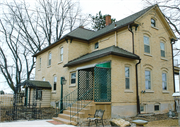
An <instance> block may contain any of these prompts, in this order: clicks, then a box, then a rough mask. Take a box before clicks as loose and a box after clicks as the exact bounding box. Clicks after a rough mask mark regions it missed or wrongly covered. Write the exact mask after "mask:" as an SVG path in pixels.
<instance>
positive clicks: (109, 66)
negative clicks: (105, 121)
mask: <svg viewBox="0 0 180 127" xmlns="http://www.w3.org/2000/svg"><path fill="white" fill-rule="evenodd" d="M106 18H107V22H106V23H107V26H106V27H105V28H103V29H101V30H99V31H91V30H88V29H85V28H83V27H79V28H77V29H75V30H73V31H72V32H70V33H68V34H66V35H65V36H64V37H63V38H61V39H60V40H59V41H57V42H55V43H53V44H52V45H50V46H48V47H47V48H45V49H43V50H42V51H40V52H38V53H37V54H34V57H36V59H37V60H36V76H35V77H36V80H41V81H42V80H45V81H49V82H50V84H51V85H52V89H51V105H52V106H54V107H55V106H56V104H59V105H61V104H60V102H63V105H64V106H65V104H69V106H70V107H71V106H72V105H73V104H74V103H76V101H77V102H80V103H82V101H83V102H86V103H84V106H83V108H81V109H80V110H79V111H78V110H75V111H73V112H76V113H74V116H76V119H77V117H86V116H85V115H81V113H80V112H82V111H83V110H84V109H86V108H87V107H88V108H89V109H90V111H88V112H91V113H94V112H95V109H103V110H105V114H104V118H117V117H124V116H126V117H127V116H135V115H137V114H140V113H165V112H168V111H169V110H170V109H171V110H174V100H173V97H172V94H173V93H174V89H175V86H174V78H173V77H174V76H173V58H172V43H173V42H174V41H175V40H176V36H175V35H174V33H173V31H172V30H171V28H170V26H169V24H168V23H167V21H166V19H165V18H164V16H163V14H162V12H161V10H160V9H159V7H158V5H154V6H151V7H148V8H146V9H144V10H141V11H140V12H137V13H135V14H133V15H131V16H128V17H126V18H124V19H122V20H120V21H117V22H115V23H110V22H108V21H111V20H109V18H110V16H107V17H106ZM61 79H65V80H66V83H65V85H61V83H62V81H61ZM62 84H63V83H62ZM62 86H63V87H62ZM62 88H63V89H62ZM62 92H63V95H64V97H69V98H70V95H72V97H71V99H69V100H68V101H66V102H65V99H66V98H64V100H63V101H62V100H61V101H60V99H61V97H62V95H61V93H62ZM72 100H73V101H72ZM74 100H76V101H74ZM77 105H78V104H77ZM81 107H82V105H81ZM68 108H69V107H66V108H65V109H66V110H68ZM84 112H85V114H87V111H84ZM65 113H67V114H66V116H67V115H70V114H71V116H72V113H69V112H67V111H65V110H64V114H65ZM64 114H60V115H59V118H56V120H59V121H63V119H62V118H60V117H63V118H64V119H65V115H64ZM77 114H78V115H77ZM63 115H64V116H63ZM73 120H74V119H73V118H72V117H71V121H73ZM74 121H75V120H74Z"/></svg>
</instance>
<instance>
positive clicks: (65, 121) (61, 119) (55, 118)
mask: <svg viewBox="0 0 180 127" xmlns="http://www.w3.org/2000/svg"><path fill="white" fill-rule="evenodd" d="M52 119H53V120H55V121H58V122H62V123H64V124H72V125H77V123H76V122H75V121H72V120H71V121H70V120H67V119H63V118H60V117H53V118H52Z"/></svg>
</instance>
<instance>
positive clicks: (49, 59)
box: [48, 53, 51, 66]
mask: <svg viewBox="0 0 180 127" xmlns="http://www.w3.org/2000/svg"><path fill="white" fill-rule="evenodd" d="M48 65H49V66H50V65H51V53H49V57H48Z"/></svg>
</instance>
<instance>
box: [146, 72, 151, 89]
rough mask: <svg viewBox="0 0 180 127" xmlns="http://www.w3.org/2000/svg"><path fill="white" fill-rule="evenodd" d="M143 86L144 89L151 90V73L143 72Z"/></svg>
mask: <svg viewBox="0 0 180 127" xmlns="http://www.w3.org/2000/svg"><path fill="white" fill-rule="evenodd" d="M145 86H146V89H147V90H148V89H151V71H148V70H146V71H145Z"/></svg>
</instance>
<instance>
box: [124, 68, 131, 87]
mask: <svg viewBox="0 0 180 127" xmlns="http://www.w3.org/2000/svg"><path fill="white" fill-rule="evenodd" d="M125 89H130V67H129V66H125Z"/></svg>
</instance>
